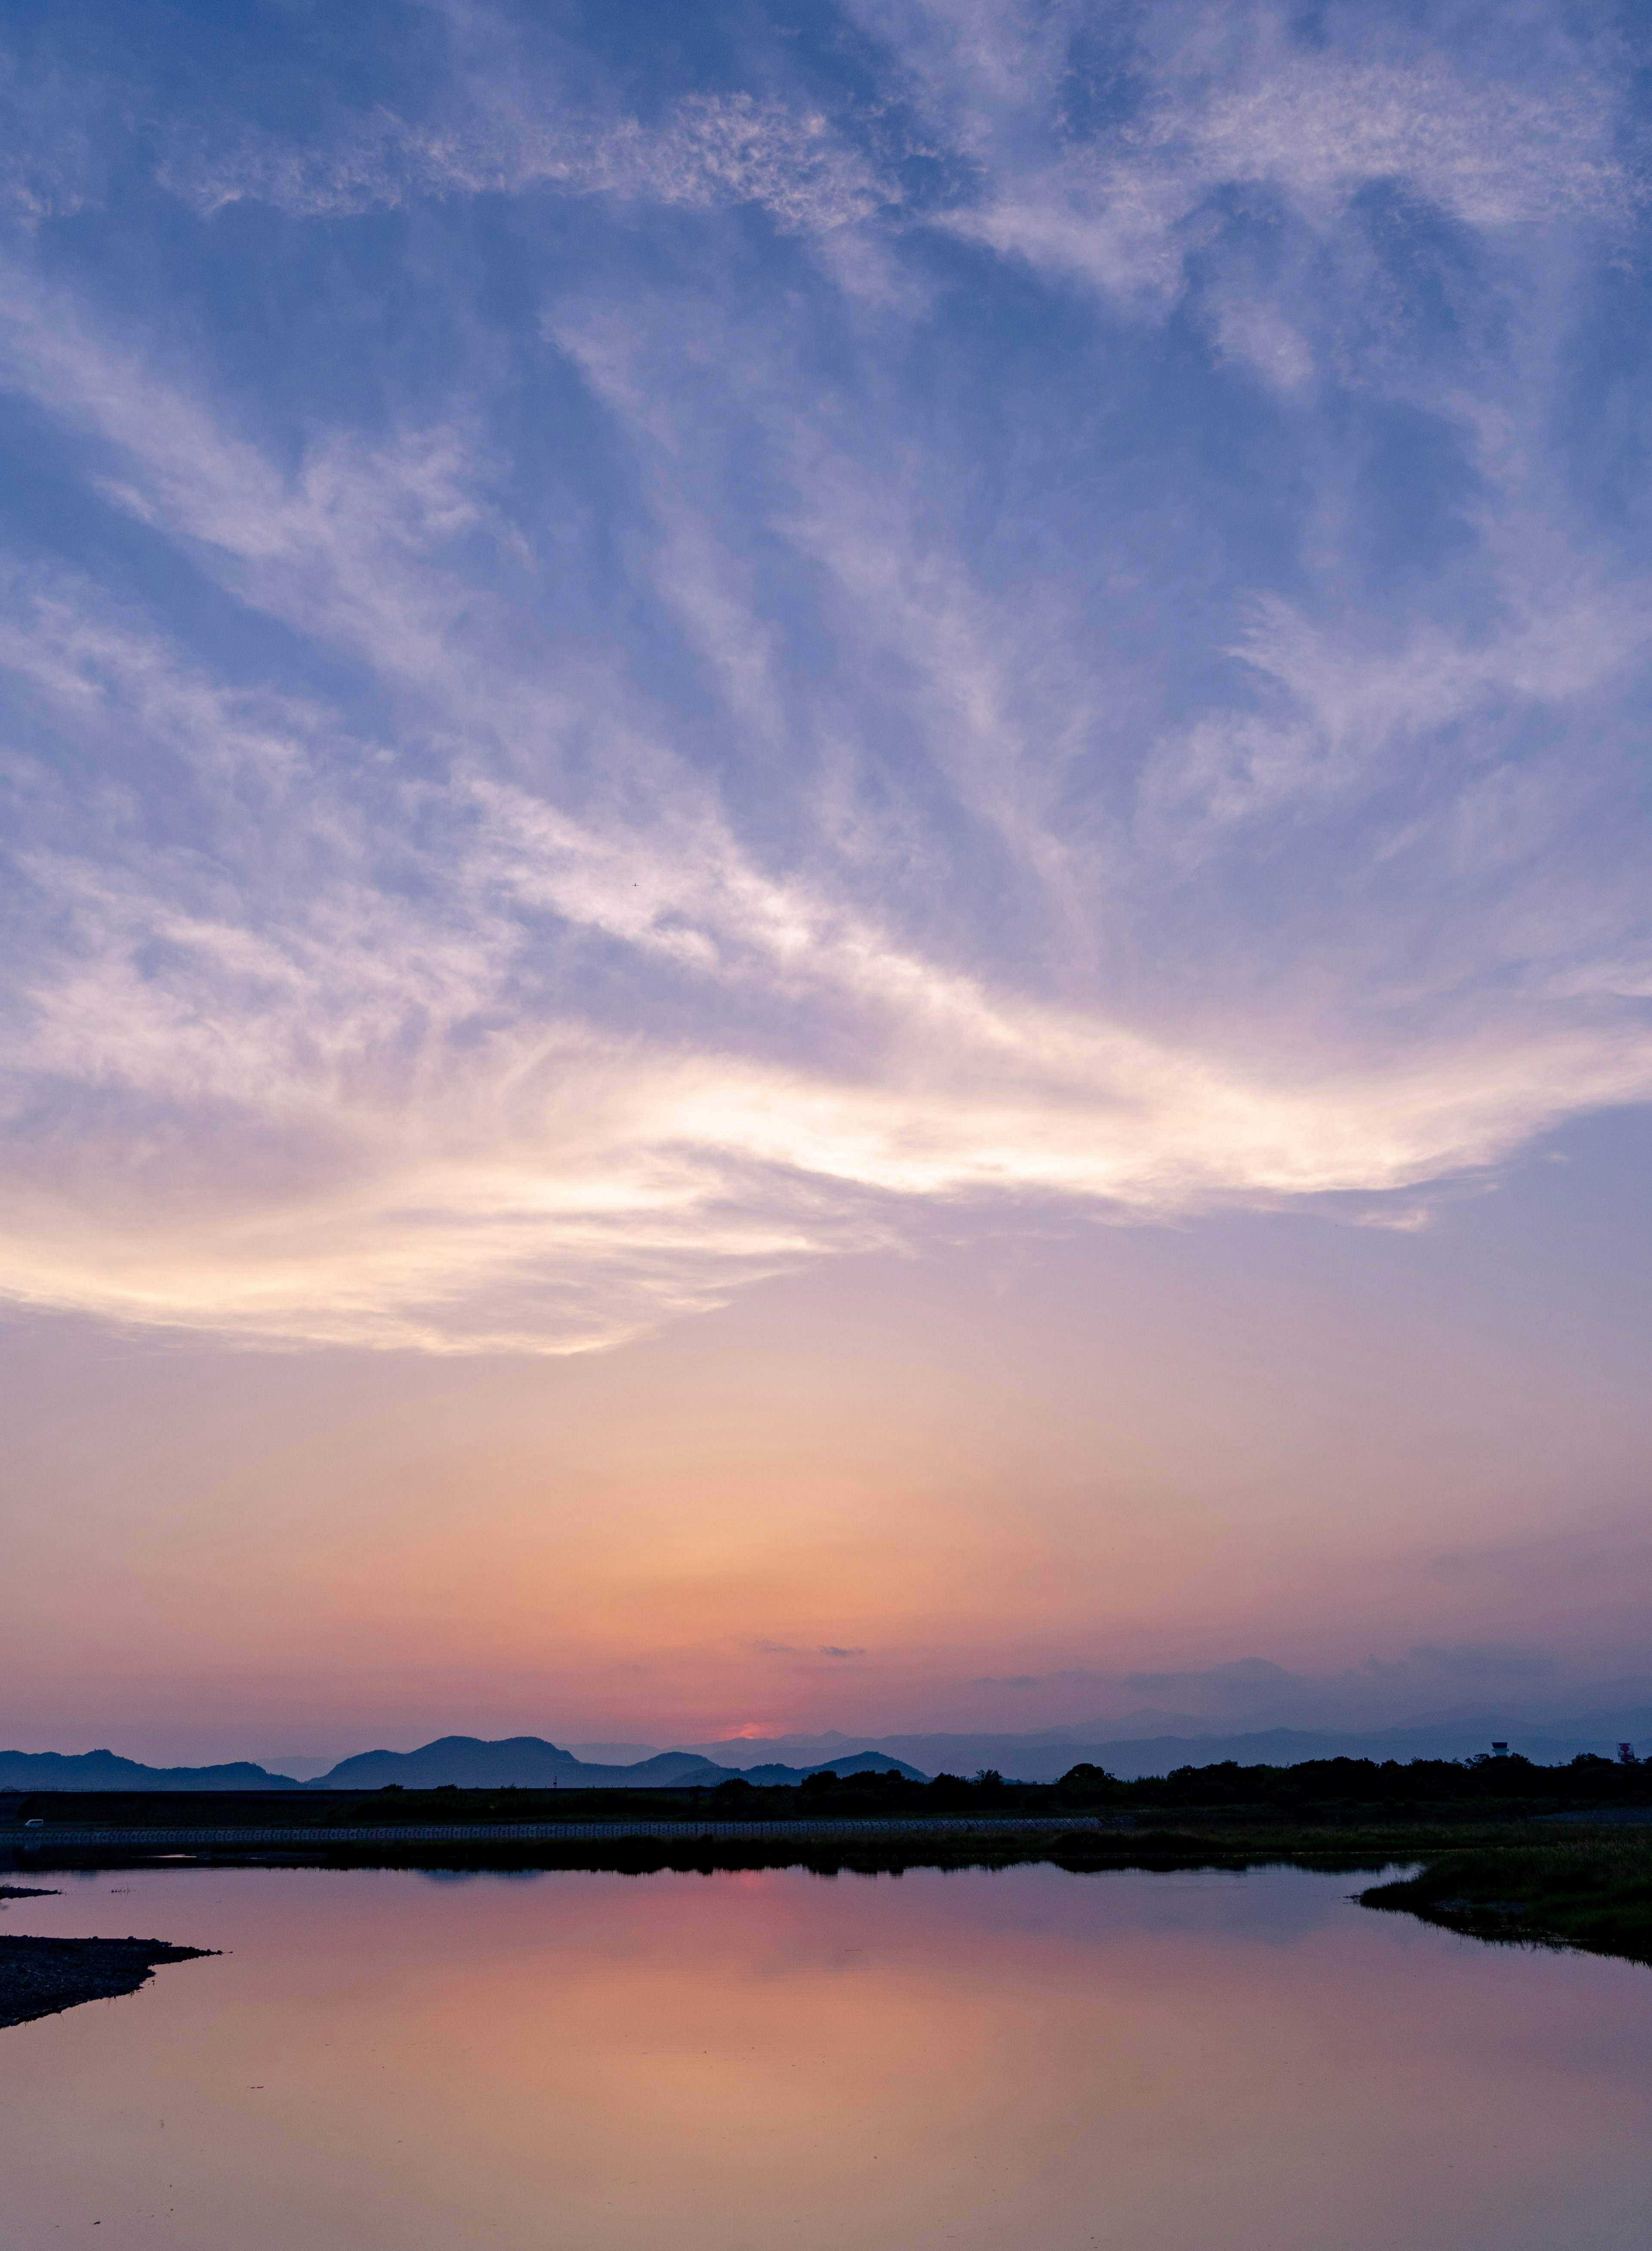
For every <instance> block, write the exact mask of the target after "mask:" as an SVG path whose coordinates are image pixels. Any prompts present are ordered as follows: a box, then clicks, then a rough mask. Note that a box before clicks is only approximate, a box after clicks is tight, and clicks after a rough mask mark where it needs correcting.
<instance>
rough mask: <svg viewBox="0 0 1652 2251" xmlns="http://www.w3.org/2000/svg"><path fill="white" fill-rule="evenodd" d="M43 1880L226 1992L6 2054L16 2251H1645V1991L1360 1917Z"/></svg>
mask: <svg viewBox="0 0 1652 2251" xmlns="http://www.w3.org/2000/svg"><path fill="white" fill-rule="evenodd" d="M43 1880H50V1881H52V1882H57V1883H60V1884H62V1885H63V1887H64V1895H63V1896H62V1897H61V1898H59V1899H53V1900H38V1901H17V1902H15V1903H14V1904H13V1905H12V1906H11V1907H10V1908H8V1909H7V1910H6V1912H5V1915H4V1919H3V1923H0V1928H3V1929H7V1930H12V1931H22V1930H38V1931H55V1932H63V1933H73V1934H75V1935H79V1936H86V1935H91V1934H93V1932H95V1933H97V1934H99V1935H103V1936H124V1935H126V1934H127V1933H128V1932H133V1933H136V1934H138V1935H140V1936H145V1937H149V1936H156V1937H162V1938H168V1939H172V1940H176V1941H180V1942H183V1943H190V1944H195V1945H205V1946H221V1947H225V1948H226V1949H229V1950H230V1951H229V1952H228V1953H226V1955H225V1957H224V1958H223V1959H221V1960H218V1961H211V1962H198V1963H186V1964H179V1965H176V1967H173V1968H170V1969H167V1970H162V1971H161V1972H160V1973H159V1974H158V1976H157V1977H156V1979H155V1981H154V1982H153V1983H152V1984H150V1985H149V1986H148V1987H147V1988H146V1989H145V1990H144V1991H142V1993H140V1994H137V1995H135V1996H133V1997H131V1998H128V1999H126V2000H121V2001H117V2002H113V2003H107V2004H94V2005H92V2006H90V2007H86V2008H82V2009H79V2010H76V2011H74V2012H72V2013H71V2014H69V2015H66V2016H64V2017H60V2018H56V2019H48V2020H46V2021H45V2022H43V2023H39V2024H36V2025H31V2026H20V2027H17V2029H15V2030H12V2031H8V2032H4V2033H0V2105H3V2113H0V2116H3V2130H4V2135H5V2139H6V2143H7V2155H6V2161H5V2176H4V2190H3V2197H4V2208H5V2217H4V2226H3V2231H0V2232H3V2241H4V2244H5V2251H44V2247H45V2246H47V2245H53V2246H56V2245H61V2244H63V2243H65V2242H89V2243H94V2244H97V2245H99V2246H100V2247H101V2251H113V2247H114V2246H117V2245H121V2244H149V2243H155V2244H162V2243H163V2244H166V2245H169V2246H178V2247H184V2251H195V2247H199V2251H225V2247H232V2251H296V2247H304V2251H379V2247H384V2251H391V2247H392V2246H393V2247H395V2251H438V2247H439V2251H469V2247H471V2246H481V2245H489V2246H508V2247H511V2251H515V2247H519V2246H539V2245H545V2246H552V2245H554V2246H556V2247H558V2251H587V2247H591V2251H597V2247H600V2248H601V2251H610V2247H612V2251H622V2247H623V2251H666V2247H667V2246H669V2247H672V2251H702V2248H703V2251H771V2247H773V2246H775V2245H777V2244H784V2245H795V2246H799V2247H802V2248H803V2251H827V2247H830V2251H842V2247H844V2246H846V2245H848V2246H854V2247H861V2246H867V2247H883V2246H889V2247H895V2246H899V2247H902V2251H906V2248H907V2247H912V2251H929V2247H930V2246H941V2245H955V2246H958V2247H961V2248H962V2251H988V2247H991V2251H1005V2247H1015V2251H1021V2247H1025V2251H1089V2247H1093V2246H1099V2247H1105V2251H1262V2247H1263V2246H1267V2247H1269V2251H1395V2247H1404V2251H1434V2247H1439V2251H1447V2247H1449V2251H1539V2248H1540V2251H1553V2247H1555V2246H1556V2245H1559V2244H1561V2243H1566V2244H1579V2245H1587V2246H1588V2247H1589V2251H1620V2247H1621V2251H1629V2247H1631V2246H1633V2247H1634V2251H1645V2246H1646V2243H1647V2241H1648V2224H1649V2220H1648V2216H1649V2213H1652V2041H1649V2033H1652V1976H1649V1973H1648V1972H1646V1971H1644V1970H1637V1969H1635V1968H1633V1967H1630V1966H1628V1965H1626V1964H1618V1963H1610V1962H1602V1961H1593V1960H1589V1959H1583V1958H1578V1957H1555V1956H1547V1955H1538V1954H1524V1953H1516V1952H1510V1951H1504V1950H1489V1949H1485V1948H1482V1947H1478V1946H1476V1945H1474V1944H1473V1943H1470V1942H1469V1941H1465V1940H1460V1939H1456V1938H1453V1937H1450V1936H1447V1935H1445V1934H1443V1933H1440V1932H1436V1931H1431V1930H1428V1929H1425V1928H1423V1927H1421V1926H1420V1925H1417V1924H1414V1923H1410V1922H1406V1921H1404V1920H1403V1919H1401V1918H1400V1917H1397V1916H1391V1915H1382V1916H1379V1915H1372V1914H1368V1913H1365V1912H1364V1911H1362V1910H1361V1909H1359V1908H1357V1907H1354V1906H1352V1905H1351V1904H1349V1902H1348V1901H1347V1898H1346V1894H1347V1893H1348V1892H1349V1891H1350V1890H1351V1889H1352V1888H1353V1882H1352V1880H1351V1879H1349V1878H1347V1877H1315V1876H1307V1875H1303V1874H1290V1873H1285V1872H1276V1873H1269V1874H1260V1875H1251V1876H1243V1877H1237V1876H1231V1875H1220V1874H1199V1875H1179V1876H1148V1875H1133V1874H1126V1875H1117V1874H1109V1875H1105V1876H1097V1877H1080V1876H1073V1875H1068V1874H1062V1873H1061V1872H1060V1871H1059V1870H1054V1869H1050V1868H1018V1869H1013V1870H1010V1871H1007V1872H1006V1873H1004V1874H998V1875H985V1874H950V1875H943V1874H937V1873H933V1872H928V1871H912V1872H909V1874H906V1875H905V1876H904V1877H902V1878H901V1879H899V1880H895V1879H891V1878H888V1877H881V1878H878V1879H875V1880H866V1879H859V1878H854V1877H851V1876H843V1877H840V1878H839V1879H837V1880H834V1881H828V1880H820V1879H818V1878H812V1877H810V1876H808V1875H805V1874H802V1873H801V1872H797V1871H785V1872H775V1871H768V1872H764V1873H761V1874H720V1875H716V1876H712V1877H705V1876H698V1875H654V1876H648V1877H646V1878H627V1877H624V1876H618V1875H598V1874H590V1875H584V1874H551V1875H544V1876H539V1877H536V1878H532V1879H527V1880H524V1879H523V1878H522V1877H520V1876H516V1877H506V1878H492V1877H485V1876H484V1877H476V1878H473V1879H471V1880H467V1881H464V1882H453V1881H438V1880H432V1879H431V1878H429V1877H426V1876H420V1875H418V1874H406V1873H393V1874H378V1873H361V1872H357V1873H338V1872H323V1871H317V1870H302V1869H288V1870H280V1871H262V1870H245V1871H218V1870H213V1871H207V1870H175V1871H169V1872H161V1871H151V1872H148V1873H144V1874H118V1875H115V1874H110V1875H104V1876H100V1877H98V1878H96V1879H94V1880H90V1881H86V1880H81V1881H77V1880H75V1879H73V1878H71V1877H52V1878H50V1879H43ZM94 2221H96V2222H99V2223H100V2225H99V2226H98V2227H97V2228H96V2231H95V2233H93V2222H94Z"/></svg>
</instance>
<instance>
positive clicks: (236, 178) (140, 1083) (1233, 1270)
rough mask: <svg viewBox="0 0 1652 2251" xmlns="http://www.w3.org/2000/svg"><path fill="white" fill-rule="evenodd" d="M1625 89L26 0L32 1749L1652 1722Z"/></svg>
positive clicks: (918, 9)
mask: <svg viewBox="0 0 1652 2251" xmlns="http://www.w3.org/2000/svg"><path fill="white" fill-rule="evenodd" d="M1649 71H1652V39H1649V36H1648V27H1647V24H1646V21H1645V19H1644V17H1642V15H1641V14H1640V12H1639V11H1638V10H1619V9H1617V8H1614V7H1611V6H1607V5H1595V4H1590V3H1589V0H1579V4H1561V3H1560V0H1499V4H1498V5H1497V6H1496V7H1495V8H1492V7H1489V6H1476V5H1458V4H1452V0H1434V4H1430V5H1429V6H1427V7H1426V8H1425V7H1422V6H1420V5H1407V4H1396V3H1395V0H1386V4H1385V3H1384V0H1374V3H1373V0H1361V4H1359V5H1358V6H1344V7H1337V6H1317V5H1311V4H1310V5H1305V6H1300V7H1288V6H1279V5H1274V4H1266V3H1265V0H1255V3H1253V0H1154V3H1153V4H1152V5H1151V6H1147V5H1143V6H1132V5H1125V4H1107V3H1106V0H1047V4H1039V5H1035V4H1021V0H993V4H990V5H989V4H985V0H981V4H977V0H947V4H944V5H943V4H937V3H936V0H811V4H809V5H806V6H805V5H799V4H795V0H707V3H706V4H704V5H699V6H695V8H693V9H688V8H683V7H681V6H667V5H649V4H645V0H604V4H603V5H601V6H597V5H594V4H591V5H581V4H574V0H568V4H551V0H540V4H509V0H503V3H502V4H494V3H493V0H409V4H402V0H365V3H364V4H363V5H361V6H358V7H356V8H352V9H349V10H338V9H336V8H333V7H326V6H322V5H321V4H319V0H315V3H314V4H313V3H312V0H245V4H244V5H241V6H238V7H237V8H234V9H225V8H223V7H221V6H211V5H206V4H204V0H197V4H187V0H171V4H165V0H121V4H120V5H119V6H114V5H110V4H98V0H52V5H50V6H46V5H44V4H19V0H0V111H3V124H4V132H3V135H0V148H3V150H4V155H3V157H0V285H3V286H0V303H3V308H4V310H3V319H0V585H3V597H0V792H3V814H0V848H3V853H4V870H3V882H0V917H3V950H0V961H3V965H4V970H3V979H4V997H3V1019H0V1024H3V1029H0V1065H3V1068H0V1290H3V1293H4V1311H3V1314H0V1346H3V1351H0V1413H3V1420H4V1428H5V1429H6V1431H7V1433H8V1444H7V1447H6V1454H7V1457H8V1458H9V1464H10V1466H9V1467H8V1468H7V1470H6V1471H5V1472H4V1481H3V1488H0V1493H3V1510H4V1516H5V1520H6V1532H7V1545H8V1550H9V1562H8V1566H7V1572H6V1578H7V1586H8V1595H9V1600H8V1603H7V1610H8V1629H7V1632H6V1635H5V1637H4V1638H3V1647H0V1722H3V1724H0V1734H3V1735H5V1736H6V1737H7V1739H8V1742H15V1743H16V1744H17V1747H18V1748H22V1749H86V1748H88V1747H90V1746H91V1745H93V1744H94V1743H96V1744H102V1743H108V1744H110V1745H112V1746H113V1747H114V1748H115V1749H120V1750H123V1751H125V1752H128V1754H130V1755H133V1756H149V1757H162V1758H175V1757H176V1758H194V1757H203V1758H204V1757H227V1756H266V1757H280V1756H283V1755H295V1756H323V1755H328V1756H342V1755H343V1754H345V1753H348V1752H350V1751H353V1750H356V1749H363V1748H365V1747H367V1745H368V1744H369V1742H373V1743H377V1742H385V1743H389V1744H391V1745H392V1746H394V1747H398V1748H404V1747H407V1746H409V1745H411V1744H412V1743H414V1742H419V1741H422V1740H424V1739H425V1737H427V1736H429V1735H434V1734H438V1733H442V1732H448V1731H451V1730H460V1731H464V1732H473V1733H479V1734H484V1735H501V1734H517V1733H529V1732H531V1733H538V1734H543V1735H548V1736H550V1737H551V1738H552V1739H553V1740H560V1741H564V1742H567V1741H583V1740H592V1739H607V1738H613V1739H623V1740H632V1739H635V1740H638V1741H642V1742H661V1743H664V1742H674V1741H705V1740H713V1739H715V1738H716V1737H717V1736H719V1735H732V1734H736V1733H744V1734H750V1735H762V1734H769V1733H781V1732H785V1731H788V1730H795V1729H806V1728H831V1727H840V1728H848V1729H855V1730H869V1731H881V1730H894V1729H896V1728H916V1727H931V1728H933V1727H946V1726H949V1725H957V1726H960V1727H964V1726H967V1727H970V1728H1004V1729H1006V1730H1014V1729H1018V1728H1039V1727H1043V1726H1047V1725H1055V1724H1065V1723H1067V1722H1068V1721H1089V1720H1090V1719H1091V1718H1092V1717H1094V1718H1096V1719H1097V1720H1105V1719H1109V1718H1115V1719H1123V1718H1124V1717H1126V1716H1128V1715H1130V1714H1135V1713H1139V1712H1143V1711H1169V1712H1196V1713H1200V1714H1206V1715H1208V1716H1214V1717H1219V1718H1220V1717H1239V1718H1248V1717H1257V1718H1259V1719H1260V1720H1261V1721H1262V1722H1264V1723H1266V1722H1267V1721H1269V1720H1271V1719H1274V1718H1278V1717H1281V1716H1285V1715H1286V1714H1289V1716H1291V1717H1292V1718H1295V1719H1303V1720H1308V1721H1331V1720H1333V1719H1334V1720H1336V1721H1338V1722H1339V1723H1344V1722H1345V1723H1348V1724H1356V1723H1359V1724H1371V1725H1376V1724H1379V1723H1381V1722H1383V1721H1387V1720H1390V1719H1394V1718H1399V1717H1408V1716H1411V1715H1413V1714H1422V1713H1432V1712H1436V1711H1443V1710H1447V1709H1451V1708H1455V1707H1460V1706H1462V1704H1464V1703H1465V1702H1474V1701H1476V1700H1479V1701H1484V1700H1492V1701H1494V1702H1501V1703H1502V1704H1503V1705H1504V1706H1511V1705H1516V1704H1517V1705H1518V1706H1519V1707H1521V1708H1529V1709H1531V1710H1533V1711H1536V1710H1537V1708H1538V1706H1539V1705H1545V1707H1554V1708H1556V1709H1559V1707H1560V1706H1561V1705H1563V1704H1566V1701H1567V1700H1568V1699H1570V1700H1572V1702H1573V1704H1574V1705H1575V1706H1576V1707H1577V1708H1583V1707H1585V1706H1586V1704H1587V1701H1588V1699H1589V1698H1590V1697H1591V1696H1593V1695H1596V1694H1597V1693H1598V1692H1600V1691H1601V1690H1602V1689H1603V1687H1604V1686H1606V1685H1610V1684H1614V1683H1615V1684H1618V1685H1619V1686H1621V1684H1623V1683H1625V1682H1634V1681H1637V1680H1638V1681H1641V1682H1642V1683H1647V1684H1652V1648H1649V1635H1648V1630H1647V1625H1646V1619H1647V1616H1648V1603H1649V1596H1652V1527H1649V1520H1648V1514H1647V1510H1646V1506H1645V1502H1646V1498H1647V1492H1646V1479H1647V1472H1646V1467H1645V1465H1646V1463H1647V1461H1648V1458H1649V1444H1648V1442H1649V1439H1652V1406H1649V1398H1648V1395H1649V1387H1648V1386H1647V1384H1646V1382H1645V1376H1644V1359H1645V1349H1644V1340H1645V1336H1646V1330H1647V1313H1648V1310H1649V1309H1648V1297H1649V1284H1648V1274H1649V1254H1652V1209H1649V1199H1648V1195H1647V1188H1646V1182H1647V1179H1648V1165H1649V1159H1652V1120H1649V1111H1648V1105H1649V1100H1652V1009H1649V1002H1652V913H1649V887H1648V883H1647V877H1646V869H1647V866H1648V855H1649V846H1652V789H1649V761H1648V755H1647V749H1646V731H1647V721H1646V713H1647V710H1648V708H1649V706H1648V689H1649V684H1652V683H1649V672H1652V610H1649V592H1652V546H1649V537H1648V531H1649V500H1652V461H1649V437H1652V423H1649V412H1652V410H1649V406H1648V403H1647V402H1648V399H1649V397H1652V391H1649V384H1648V380H1647V377H1648V372H1649V371H1648V364H1647V363H1648V359H1649V344H1648V338H1649V336H1652V319H1649V315H1652V301H1649V298H1652V292H1649V272H1652V261H1649V253H1652V226H1649V217H1652V206H1649V183H1652V163H1649V155H1652V150H1649V137H1648V121H1649V99H1648V90H1649V84H1652V78H1649ZM1646 1693H1649V1694H1652V1685H1649V1686H1648V1687H1647V1690H1646Z"/></svg>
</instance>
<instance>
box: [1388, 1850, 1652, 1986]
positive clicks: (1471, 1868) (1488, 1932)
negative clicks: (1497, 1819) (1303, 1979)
mask: <svg viewBox="0 0 1652 2251" xmlns="http://www.w3.org/2000/svg"><path fill="white" fill-rule="evenodd" d="M1359 1896H1360V1900H1361V1901H1362V1903H1363V1904H1364V1905H1365V1906H1366V1907H1376V1908H1401V1909H1403V1910H1405V1911H1406V1912H1407V1913H1408V1914H1411V1915H1420V1916H1421V1917H1422V1918H1423V1920H1424V1921H1425V1922H1438V1923H1442V1924H1443V1925H1444V1926H1445V1927H1446V1929H1448V1930H1461V1931H1463V1932H1466V1933H1467V1934H1468V1936H1470V1937H1472V1938H1486V1939H1492V1940H1499V1939H1501V1940H1513V1941H1515V1942H1517V1943H1522V1944H1525V1945H1537V1946H1571V1947H1577V1948H1579V1949H1580V1950H1582V1951H1583V1952H1585V1953H1587V1954H1615V1955H1618V1956H1621V1957H1623V1958H1624V1959H1626V1960H1628V1961H1631V1962H1646V1963H1652V1836H1649V1835H1648V1834H1647V1833H1646V1832H1642V1835H1641V1836H1639V1837H1637V1838H1634V1839H1630V1838H1628V1837H1625V1836H1624V1835H1623V1834H1622V1832H1618V1833H1616V1834H1613V1835H1607V1834H1605V1833H1603V1832H1595V1833H1593V1834H1592V1835H1590V1836H1588V1837H1587V1838H1581V1839H1579V1838H1569V1839H1566V1842H1564V1843H1560V1842H1556V1841H1553V1840H1547V1839H1545V1842H1544V1843H1542V1844H1540V1845H1530V1844H1520V1843H1510V1844H1505V1845H1501V1846H1497V1845H1494V1846H1490V1847H1485V1848H1482V1849H1481V1850H1478V1851H1475V1852H1466V1853H1465V1852H1446V1853H1441V1854H1439V1855H1438V1857H1436V1858H1431V1859H1430V1860H1428V1861H1427V1864H1426V1866H1425V1867H1423V1869H1422V1871H1421V1873H1420V1874H1418V1875H1415V1876H1413V1877H1410V1878H1408V1879H1406V1880H1403V1881H1400V1882H1398V1883H1386V1884H1376V1885H1373V1886H1372V1888H1371V1889H1370V1890H1369V1891H1365V1892H1362V1893H1361V1894H1360V1895H1359Z"/></svg>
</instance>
